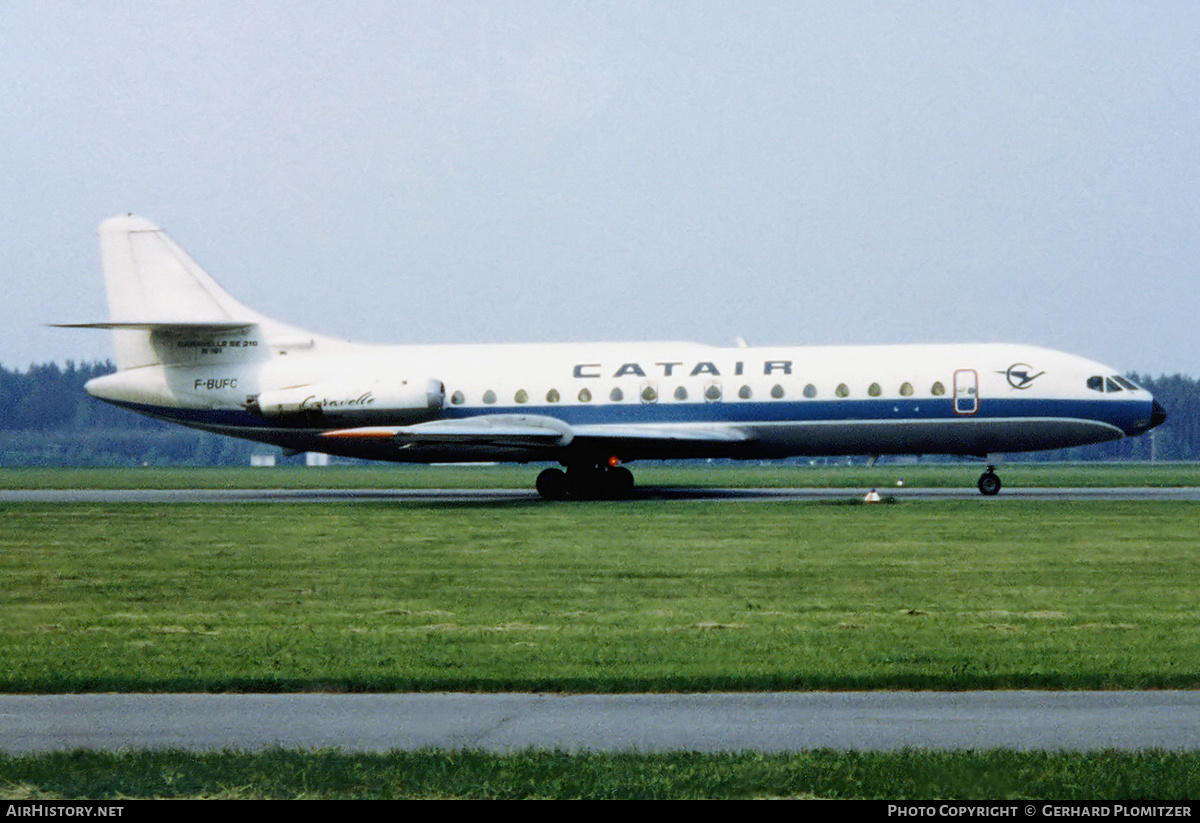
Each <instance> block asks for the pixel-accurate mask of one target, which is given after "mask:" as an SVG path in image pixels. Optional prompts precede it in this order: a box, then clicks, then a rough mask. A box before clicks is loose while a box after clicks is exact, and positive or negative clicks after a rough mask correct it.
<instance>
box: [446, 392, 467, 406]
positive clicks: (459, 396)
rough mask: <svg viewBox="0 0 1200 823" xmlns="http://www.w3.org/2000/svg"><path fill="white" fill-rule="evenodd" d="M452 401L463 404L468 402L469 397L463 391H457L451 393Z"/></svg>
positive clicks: (457, 404)
mask: <svg viewBox="0 0 1200 823" xmlns="http://www.w3.org/2000/svg"><path fill="white" fill-rule="evenodd" d="M450 402H451V403H453V404H454V405H456V406H461V405H462V404H463V403H466V402H467V398H466V396H465V395H464V394H463V393H462V392H460V391H456V392H455V393H454V394H452V395H450Z"/></svg>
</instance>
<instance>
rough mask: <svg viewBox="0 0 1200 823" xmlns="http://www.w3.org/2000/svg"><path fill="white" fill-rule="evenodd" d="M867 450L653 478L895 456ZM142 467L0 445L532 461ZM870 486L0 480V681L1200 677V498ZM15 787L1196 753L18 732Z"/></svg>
mask: <svg viewBox="0 0 1200 823" xmlns="http://www.w3.org/2000/svg"><path fill="white" fill-rule="evenodd" d="M912 468H915V467H909V468H908V469H904V470H903V476H904V477H906V478H908V477H912V478H917V477H919V475H916V474H913V473H912V471H911V469H912ZM1150 468H1151V469H1152V471H1151V472H1150V473H1149V474H1146V473H1145V467H1142V468H1139V469H1137V470H1136V473H1135V470H1134V469H1133V468H1131V469H1129V470H1122V471H1118V472H1116V473H1115V474H1114V473H1112V472H1108V473H1106V472H1102V471H1098V470H1094V471H1095V473H1094V474H1089V472H1090V471H1093V470H1092V469H1091V467H1088V471H1085V472H1083V474H1084V477H1083V478H1081V477H1080V476H1079V474H1078V473H1077V472H1076V468H1075V467H1059V468H1051V469H1044V468H1042V467H1036V469H1031V470H1030V472H1031V473H1030V474H1029V475H1028V476H1025V475H1024V474H1023V472H1024V469H1022V470H1021V471H1020V472H1019V471H1018V467H1016V466H1013V467H1010V468H1009V469H1006V475H1005V480H1006V483H1007V484H1008V485H1009V486H1010V487H1011V486H1013V485H1016V484H1017V483H1018V482H1020V483H1028V484H1030V485H1054V482H1053V478H1055V477H1057V478H1058V482H1062V478H1063V477H1064V476H1066V477H1069V480H1068V481H1067V482H1066V483H1065V484H1066V485H1085V484H1087V485H1195V484H1196V478H1195V468H1194V467H1174V468H1167V467H1150ZM878 470H879V468H878V467H877V469H876V470H872V471H873V472H875V474H872V475H870V476H865V475H861V474H858V473H857V472H860V471H867V470H865V469H854V470H849V471H846V470H839V471H830V472H827V470H821V471H819V472H818V470H812V472H813V473H812V474H809V473H808V471H809V470H807V469H805V470H787V471H782V470H779V469H776V468H774V467H744V468H742V469H741V472H742V473H741V474H740V475H737V473H736V472H734V475H736V476H733V475H730V474H729V470H728V469H727V468H726V467H718V470H717V473H718V475H721V474H722V473H724V476H723V477H721V476H718V477H716V478H714V477H713V473H712V472H711V471H708V470H705V469H703V468H699V469H697V468H689V469H687V470H686V471H682V470H679V469H675V468H670V469H668V468H663V469H662V471H663V472H664V474H663V475H662V477H661V479H657V480H655V481H653V482H661V483H664V484H674V485H720V484H721V483H718V482H714V481H715V480H720V481H721V482H724V483H726V484H731V485H737V484H743V485H750V486H754V485H818V484H825V485H829V486H831V487H856V486H857V487H861V486H864V485H868V484H870V485H879V486H884V485H886V483H885V482H882V481H880V480H879V479H878V477H879V476H880V475H879V474H878ZM897 470H898V469H897V468H896V467H892V468H890V469H888V471H897ZM143 471H144V472H146V473H143ZM143 471H132V472H116V473H111V472H102V473H96V474H92V473H89V472H85V473H83V474H80V473H76V472H66V473H32V474H31V473H26V472H14V471H0V485H7V486H9V487H13V486H14V485H16V486H40V487H42V488H56V487H57V488H71V487H81V486H91V487H107V488H130V487H141V488H151V487H157V488H182V487H196V486H207V487H210V488H222V487H225V488H235V487H238V488H246V487H254V485H253V484H254V483H261V484H262V485H259V486H257V487H259V488H262V487H270V486H285V487H305V486H307V487H314V486H317V487H324V486H327V485H328V486H344V485H356V486H357V487H360V488H363V487H370V488H375V487H382V488H386V487H389V484H391V483H397V484H400V485H405V484H411V485H421V484H425V485H428V486H435V487H437V486H457V487H465V486H472V485H487V484H491V485H498V486H510V485H525V482H526V480H528V479H529V478H528V477H526V475H527V474H530V476H531V470H530V469H527V468H526V469H482V470H480V469H467V470H464V469H454V470H439V469H418V470H408V469H399V470H397V469H391V468H384V469H382V470H379V469H351V470H342V469H333V470H317V471H312V472H309V471H305V470H285V471H281V472H264V473H259V472H254V471H249V470H246V471H244V472H243V471H239V472H233V473H231V474H230V473H223V472H216V471H214V472H211V473H210V472H199V473H192V472H190V471H183V470H170V471H161V470H143ZM1056 471H1057V472H1062V473H1063V474H1060V475H1055V474H1054V472H1056ZM930 472H931V476H930V477H928V478H923V479H916V480H912V481H910V483H911V484H912V485H944V484H945V485H949V484H958V483H959V482H964V483H965V484H966V485H970V484H971V483H973V480H974V477H975V475H977V473H978V469H977V468H975V467H961V466H960V467H950V468H948V469H937V470H936V471H935V470H934V469H930ZM647 474H650V475H651V476H654V475H653V473H652V472H649V471H647V472H643V473H641V480H642V482H643V483H645V482H646V481H647V478H646V477H645V475H647ZM770 475H776V477H775V481H776V482H771V477H770ZM472 476H473V477H474V479H473V480H472V479H471V478H472ZM797 476H799V477H802V478H803V479H804V481H805V482H804V483H796V482H795V478H796V477H797ZM131 477H132V478H133V479H131ZM447 477H450V478H457V479H455V480H453V482H447V481H446V479H445V478H447ZM21 478H25V481H24V482H22V481H21ZM259 478H262V480H260V479H259ZM279 478H283V480H282V481H281V480H280V479H279ZM481 478H482V479H481ZM821 478H824V479H821ZM1018 478H1021V479H1020V480H1019V481H1018ZM1089 478H1090V479H1089ZM1135 478H1140V479H1135ZM330 479H335V480H336V481H337V482H329V480H330ZM385 480H386V482H385ZM857 498H858V494H857V492H856V493H854V494H847V497H846V500H845V502H801V503H777V502H772V503H765V502H756V503H736V504H731V503H719V504H717V503H709V502H698V501H693V502H654V501H635V502H632V503H624V504H622V503H606V502H588V503H577V504H571V505H544V504H541V503H539V502H532V501H531V502H518V503H506V504H487V505H449V504H420V503H394V502H393V503H387V502H371V503H348V502H341V503H338V504H336V505H320V504H288V505H273V504H260V503H246V504H228V505H226V504H190V505H189V504H177V505H151V504H124V505H120V504H111V505H84V504H62V505H50V504H20V505H15V504H14V505H3V506H0V515H2V516H0V690H3V691H8V692H24V691H45V692H62V691H87V690H112V691H134V690H137V691H167V690H170V691H184V690H187V691H191V690H247V691H249V690H259V691H284V690H311V689H334V690H355V691H362V690H387V691H393V690H415V689H473V690H527V689H542V690H559V691H569V690H589V691H647V690H656V691H666V690H686V691H706V690H727V689H741V690H755V689H847V688H854V689H892V688H917V689H925V688H937V689H974V688H1056V689H1079V688H1118V687H1120V688H1168V687H1170V688H1197V687H1200V632H1197V631H1196V624H1197V618H1198V617H1200V605H1198V604H1200V575H1198V574H1197V571H1198V570H1200V569H1198V566H1200V552H1198V551H1197V549H1198V548H1200V528H1198V527H1200V505H1197V504H1192V503H1181V502H1136V503H1120V502H1101V501H1090V502H1053V503H1051V502H1033V501H1028V502H1026V501H1013V500H1008V501H1003V502H1001V503H1000V505H995V504H994V503H996V502H999V501H991V502H990V503H989V501H983V500H982V499H971V500H960V501H915V500H913V501H903V502H899V503H896V504H895V505H891V506H864V505H857V504H856V502H857ZM0 796H4V797H9V798H14V797H24V798H43V799H44V798H56V797H64V798H69V797H93V798H128V797H214V798H251V797H331V798H337V797H379V798H387V797H514V798H515V797H531V798H532V797H601V798H619V797H630V798H634V797H654V798H678V797H829V798H851V797H868V798H869V797H876V798H916V799H923V798H924V799H927V798H932V797H938V798H991V799H995V798H1056V799H1072V798H1074V799H1133V798H1142V799H1144V798H1158V799H1166V798H1173V799H1189V798H1195V797H1197V796H1200V755H1197V754H1196V753H1163V752H1144V753H1132V754H1120V753H1113V752H1098V753H1094V754H1070V753H1048V754H1039V753H1022V752H964V753H938V752H896V753H844V752H843V753H837V752H798V753H795V754H789V755H758V754H734V755H700V754H689V753H679V754H671V755H635V754H626V755H602V754H595V755H566V754H560V753H549V752H545V753H542V752H528V753H523V754H513V755H506V756H500V755H486V754H481V753H475V752H417V753H399V752H395V753H389V754H386V755H355V754H348V753H340V752H295V751H291V752H286V751H281V752H264V753H258V754H239V753H231V752H225V753H213V754H209V755H196V754H184V753H179V752H126V753H111V754H106V753H85V752H74V753H66V752H64V753H57V754H51V755H36V756H25V757H3V756H0Z"/></svg>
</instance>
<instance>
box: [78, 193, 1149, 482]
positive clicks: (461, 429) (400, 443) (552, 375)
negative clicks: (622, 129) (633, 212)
mask: <svg viewBox="0 0 1200 823" xmlns="http://www.w3.org/2000/svg"><path fill="white" fill-rule="evenodd" d="M100 249H101V256H102V261H103V268H104V277H105V285H106V289H107V293H108V306H109V313H110V317H111V319H110V320H109V322H106V323H85V324H70V325H71V327H75V328H101V329H111V330H112V331H113V337H114V345H115V349H116V361H117V367H118V371H117V372H116V373H114V374H110V375H106V376H104V377H98V378H96V379H94V380H92V381H90V382H89V383H88V384H87V387H86V388H87V391H88V392H89V393H90V394H91V395H93V396H95V397H98V398H100V399H102V400H106V401H108V402H110V403H114V404H116V405H118V406H121V407H124V408H127V409H131V410H133V411H136V412H140V413H142V414H147V415H150V416H152V417H157V418H161V419H163V420H168V421H171V422H174V423H181V424H183V425H185V426H192V427H194V428H198V429H203V430H205V431H210V432H216V433H218V434H225V435H232V436H234V437H244V438H248V439H250V440H256V441H260V442H263V443H271V444H275V445H277V446H281V447H282V448H284V449H286V450H289V451H292V452H302V451H315V452H324V453H327V454H337V455H345V456H350V457H360V458H369V459H373V460H392V461H399V462H413V463H429V462H455V461H481V460H485V461H512V462H520V463H525V462H537V461H546V462H555V463H558V464H560V465H561V466H563V467H565V471H564V470H562V469H559V468H548V469H546V470H544V471H542V472H541V474H540V475H539V476H538V478H537V489H538V492H540V493H541V495H542V496H543V497H545V498H547V499H559V498H564V497H595V496H607V497H621V496H626V495H628V494H629V493H630V492H631V491H632V489H633V475H632V474H631V473H630V472H629V470H628V469H627V468H626V467H625V466H624V465H623V464H625V463H628V462H631V461H635V460H646V459H666V458H705V457H724V458H741V459H769V458H782V457H790V456H796V455H870V456H873V457H877V456H879V455H885V454H947V455H969V456H974V457H977V458H980V459H982V460H984V461H985V462H986V465H987V470H986V471H985V472H984V473H983V475H982V476H981V477H980V478H979V490H980V491H981V492H982V493H983V494H986V495H993V494H996V493H997V492H998V491H999V490H1000V479H999V477H998V476H997V475H996V472H995V467H996V465H997V464H998V463H999V460H1000V457H1001V456H1002V455H1003V454H1004V453H1007V452H1023V451H1034V450H1038V449H1057V448H1063V447H1067V446H1081V445H1086V444H1089V443H1099V442H1102V441H1106V440H1116V439H1119V438H1122V437H1127V436H1132V435H1138V434H1141V433H1143V432H1145V431H1148V430H1149V429H1151V428H1153V427H1155V426H1157V425H1159V424H1160V423H1162V422H1163V420H1164V419H1166V413H1165V412H1164V410H1163V408H1162V406H1160V405H1159V404H1158V402H1156V401H1155V400H1154V398H1153V397H1151V396H1150V394H1149V393H1148V392H1147V391H1145V390H1144V389H1142V388H1140V387H1138V386H1136V385H1134V384H1133V383H1132V382H1130V381H1129V380H1128V379H1126V378H1124V377H1122V376H1121V375H1120V374H1118V373H1117V372H1116V371H1115V370H1113V369H1111V368H1108V367H1107V366H1103V365H1101V364H1099V363H1096V362H1093V361H1091V360H1085V359H1083V358H1081V357H1076V356H1074V355H1070V354H1064V353H1062V352H1058V351H1051V350H1048V349H1043V348H1036V347H1033V346H1020V345H1007V344H978V345H902V346H836V347H833V346H829V347H790V348H789V347H781V346H767V347H756V348H752V347H748V346H739V347H736V348H717V347H712V346H706V345H700V344H696V343H675V342H652V343H569V344H562V345H545V344H532V345H517V344H513V345H508V344H506V345H435V346H381V345H370V344H362V343H351V342H347V341H343V340H338V339H333V338H328V337H323V336H319V335H315V334H311V333H309V332H306V331H303V330H301V329H298V328H294V327H292V326H289V325H285V324H284V323H280V322H278V321H276V320H272V319H271V318H268V317H264V316H262V315H261V314H258V313H257V312H255V311H253V310H251V309H249V308H247V307H246V306H244V305H242V304H241V303H239V302H238V301H236V300H235V299H234V298H233V297H231V296H230V295H229V294H228V293H227V292H226V291H225V290H223V289H222V288H221V287H220V286H218V285H217V284H216V282H214V281H213V279H212V278H211V277H209V275H208V274H207V273H205V271H204V270H203V269H201V268H200V266H198V265H197V264H196V263H195V262H194V261H193V260H192V259H191V258H190V257H189V256H188V255H187V254H186V253H185V252H184V251H183V250H182V249H181V248H180V247H179V246H177V245H176V244H175V243H174V242H173V241H172V240H171V239H170V238H169V237H168V236H167V235H166V234H165V233H164V232H163V231H162V230H161V229H160V228H159V227H158V226H155V225H154V224H153V223H150V222H149V221H147V220H144V219H142V218H140V217H134V216H132V215H130V216H119V217H113V218H110V219H109V220H106V221H105V222H104V223H102V224H101V226H100Z"/></svg>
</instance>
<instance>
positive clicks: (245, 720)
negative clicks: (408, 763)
mask: <svg viewBox="0 0 1200 823" xmlns="http://www.w3.org/2000/svg"><path fill="white" fill-rule="evenodd" d="M272 746H284V747H300V748H318V747H337V748H341V749H345V750H357V751H384V750H388V749H420V748H426V747H438V748H447V749H460V748H472V749H483V750H489V751H498V752H502V751H515V750H522V749H526V748H538V749H561V750H564V751H584V750H598V751H619V750H639V751H664V750H685V751H734V750H742V749H753V750H760V751H773V752H778V751H796V750H803V749H813V748H832V749H837V750H878V751H884V750H891V749H897V748H902V747H913V748H926V749H942V750H947V749H989V748H995V747H1002V748H1012V749H1023V750H1076V751H1079V750H1099V749H1110V748H1111V749H1126V750H1137V749H1148V748H1157V749H1174V750H1196V749H1200V692H1178V691H1175V692H959V693H937V692H852V693H772V694H705V695H533V694H491V695H488V694H379V695H330V694H300V695H111V694H100V695H53V696H33V695H5V696H0V750H3V751H6V752H10V753H23V752H37V751H51V750H61V749H74V748H97V749H126V748H185V749H193V750H211V749H224V748H231V749H241V750H248V751H254V750H260V749H264V748H268V747H272Z"/></svg>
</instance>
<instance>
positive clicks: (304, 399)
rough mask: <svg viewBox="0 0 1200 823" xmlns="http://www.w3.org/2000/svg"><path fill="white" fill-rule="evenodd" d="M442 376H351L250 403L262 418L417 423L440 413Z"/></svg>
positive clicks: (282, 391) (264, 396)
mask: <svg viewBox="0 0 1200 823" xmlns="http://www.w3.org/2000/svg"><path fill="white" fill-rule="evenodd" d="M445 399H446V389H445V387H444V386H443V385H442V382H441V381H440V380H432V379H417V380H388V381H383V380H369V379H367V380H348V381H334V382H328V383H311V384H308V385H303V386H289V387H288V388H286V389H272V390H268V391H264V392H262V393H261V394H259V395H258V396H257V397H252V398H250V399H249V400H248V401H247V403H246V406H247V408H249V409H250V410H251V411H255V412H258V413H259V414H261V415H263V416H264V417H290V416H297V417H302V418H305V419H307V420H311V421H314V422H316V421H325V420H329V421H341V420H352V421H355V422H364V421H368V420H369V421H378V422H389V423H416V422H420V421H423V420H430V419H432V418H435V417H437V416H439V415H440V414H441V411H442V405H443V403H444V402H445Z"/></svg>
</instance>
